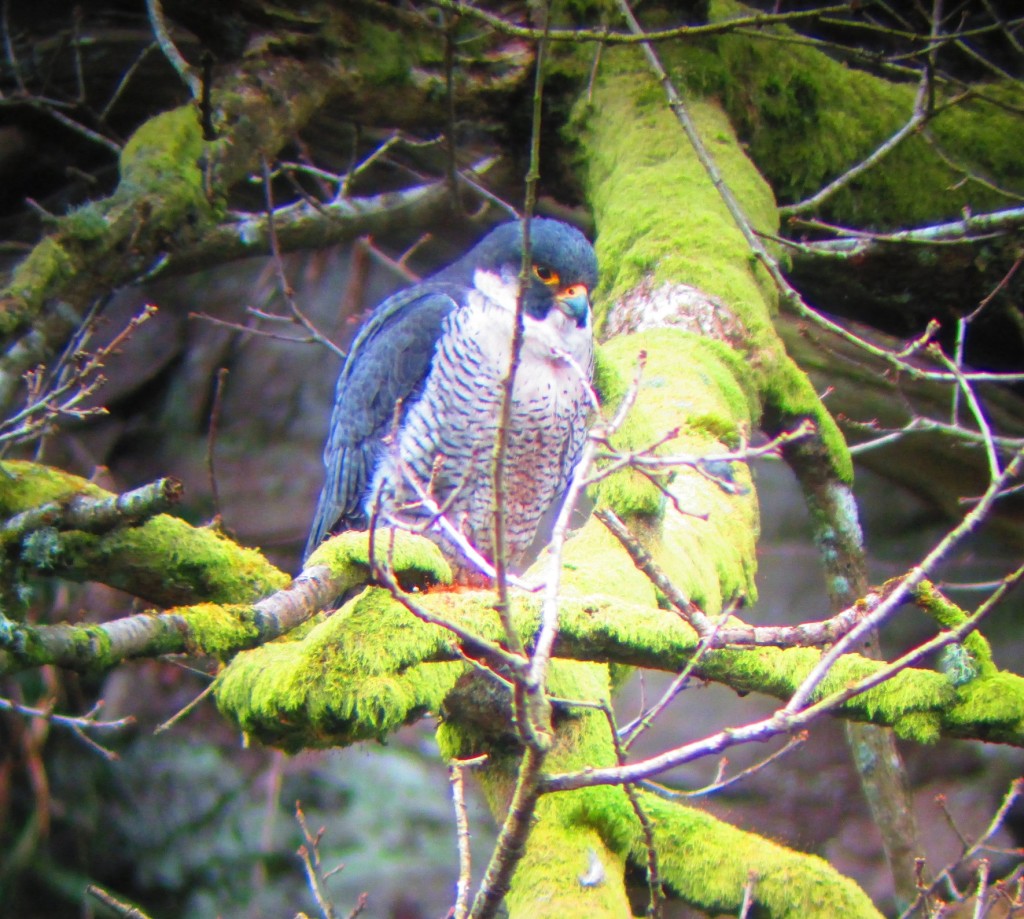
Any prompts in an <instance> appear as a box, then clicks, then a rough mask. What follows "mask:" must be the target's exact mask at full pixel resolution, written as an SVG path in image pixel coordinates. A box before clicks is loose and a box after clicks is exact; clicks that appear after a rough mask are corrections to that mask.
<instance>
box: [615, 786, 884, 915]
mask: <svg viewBox="0 0 1024 919" xmlns="http://www.w3.org/2000/svg"><path fill="white" fill-rule="evenodd" d="M639 794H640V802H641V807H642V808H643V809H644V812H645V813H646V814H647V815H648V817H649V818H650V820H651V822H652V824H653V826H654V838H655V845H656V847H657V850H658V865H659V869H660V871H661V873H662V877H663V879H664V880H665V883H666V884H667V885H668V887H669V888H670V889H671V890H672V891H673V892H674V893H675V894H676V895H677V896H679V897H680V898H681V899H683V900H684V901H686V902H687V903H690V904H692V905H693V906H696V907H698V908H699V909H701V910H702V911H703V912H706V913H709V914H710V915H719V914H722V913H725V914H729V915H735V914H736V913H737V912H738V911H739V909H740V907H741V905H742V903H743V895H744V891H745V889H746V887H747V884H748V879H749V877H750V876H751V875H754V876H755V877H756V879H757V882H756V884H755V886H754V904H755V909H756V912H757V915H758V916H765V917H771V919H803V917H805V916H843V917H850V919H853V917H872V919H880V917H881V914H880V913H879V912H878V910H876V909H875V907H874V905H873V904H872V903H871V900H870V899H869V898H868V896H867V894H865V893H864V891H863V890H861V889H860V888H859V887H858V886H857V885H856V884H855V883H854V882H853V881H851V880H850V879H849V878H847V877H844V876H843V875H841V874H840V873H839V872H838V871H836V870H835V869H834V868H833V867H832V866H831V865H829V864H828V862H826V861H825V860H824V859H821V858H818V857H817V856H814V855H805V854H803V853H801V852H795V851H793V850H792V849H788V848H786V847H785V846H782V845H779V844H778V843H774V842H771V841H769V840H767V839H765V838H764V837H762V836H757V835H755V834H753V833H746V832H744V831H743V830H739V829H736V828H735V827H732V826H729V825H728V824H726V823H723V822H721V821H719V820H717V819H716V818H714V817H712V816H711V815H710V814H706V813H703V812H701V811H697V810H693V809H691V808H688V807H683V806H681V805H679V804H675V803H674V802H670V801H665V800H662V799H660V798H657V797H655V796H653V795H650V794H647V793H644V792H640V793H639ZM630 860H631V861H632V862H633V863H634V864H635V865H636V866H638V867H640V866H643V865H645V864H646V847H645V845H644V842H643V838H642V835H641V834H640V833H639V832H637V833H636V834H635V837H634V842H633V848H632V851H631V853H630Z"/></svg>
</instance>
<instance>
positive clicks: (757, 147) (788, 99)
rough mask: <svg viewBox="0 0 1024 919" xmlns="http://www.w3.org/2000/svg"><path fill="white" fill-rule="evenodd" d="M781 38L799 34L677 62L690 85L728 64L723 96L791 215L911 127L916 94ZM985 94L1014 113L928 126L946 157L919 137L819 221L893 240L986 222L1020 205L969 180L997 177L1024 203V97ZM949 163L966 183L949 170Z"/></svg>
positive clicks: (973, 111)
mask: <svg viewBox="0 0 1024 919" xmlns="http://www.w3.org/2000/svg"><path fill="white" fill-rule="evenodd" d="M713 8H714V16H715V18H725V17H726V16H728V15H730V14H732V13H734V12H735V11H738V10H740V9H742V7H740V6H739V4H736V3H732V2H718V3H715V4H714V5H713ZM771 36H779V37H781V38H786V37H792V36H793V33H792V32H791V31H790V30H788V29H784V28H776V29H768V30H762V31H761V33H760V34H759V35H751V34H744V35H740V34H731V35H723V36H720V37H718V38H716V39H713V40H710V41H706V42H702V43H700V47H699V50H689V49H688V48H687V47H686V46H683V45H679V46H678V49H677V51H676V54H675V55H672V54H670V55H669V60H670V61H671V62H674V63H675V64H676V66H677V67H678V70H676V69H673V73H674V75H679V76H680V78H682V79H686V74H687V73H689V72H690V70H691V68H693V69H695V70H697V71H698V72H705V71H706V70H707V68H708V56H709V53H710V54H713V55H714V56H715V57H716V58H717V59H718V61H719V62H720V63H719V66H722V67H724V68H725V69H726V70H727V72H728V77H727V78H726V79H723V80H721V82H720V83H719V86H718V89H717V90H716V93H717V94H718V95H719V97H720V98H721V99H722V100H723V102H724V104H725V107H726V109H727V110H728V112H729V115H730V117H731V120H732V123H733V124H734V125H735V126H736V130H737V132H738V133H739V135H740V137H741V138H742V139H743V141H744V143H745V144H747V145H748V149H749V151H750V155H751V157H752V158H753V160H754V162H756V163H757V165H758V167H759V168H760V169H761V170H762V171H763V172H764V173H765V175H766V176H767V177H768V179H769V180H770V181H771V183H772V186H773V188H774V189H775V191H776V194H777V195H778V196H779V199H780V200H781V201H784V202H787V203H788V202H793V201H798V200H801V199H803V198H805V197H807V196H809V195H810V194H812V193H814V192H816V191H817V190H818V189H820V188H821V187H823V186H824V185H826V184H827V183H828V182H830V181H832V180H833V179H835V178H836V177H837V176H839V175H842V174H843V173H845V172H846V171H847V170H848V169H849V168H850V167H851V166H853V165H854V164H856V163H858V162H860V161H861V160H863V159H864V158H865V157H866V156H867V155H868V154H870V153H871V152H873V151H874V150H875V149H876V148H877V147H878V146H879V145H880V144H881V143H882V142H884V141H885V140H887V139H888V138H889V137H891V136H892V135H893V134H894V133H895V132H896V131H897V130H898V129H899V128H900V127H902V126H903V125H904V124H905V123H906V122H907V120H908V119H909V118H910V115H911V112H912V111H913V104H914V96H915V93H916V87H915V86H914V85H913V84H912V83H910V82H905V83H892V82H889V81H887V80H885V79H881V78H879V77H876V76H873V75H871V74H869V73H866V72H864V71H861V70H856V69H854V68H852V67H847V66H845V65H844V64H842V63H840V62H839V61H837V60H835V59H834V58H832V57H830V56H828V55H827V54H825V53H823V52H822V51H820V50H818V49H817V48H814V47H808V46H806V45H801V44H798V43H795V42H785V43H780V42H779V41H777V40H772V39H771ZM959 92H960V88H959V87H944V86H942V85H939V86H938V88H937V102H938V103H939V104H940V105H941V103H942V102H943V101H944V100H945V98H947V97H949V96H952V95H953V94H955V93H959ZM984 94H985V95H989V94H994V95H996V96H999V97H1001V101H1004V102H1010V106H1008V107H1007V109H1005V110H1003V109H1001V108H1000V107H999V105H998V104H995V105H993V104H991V103H988V102H986V101H984V100H983V99H980V98H975V99H972V100H970V101H967V102H964V103H960V104H958V105H957V106H956V107H955V108H953V109H949V110H946V111H944V112H942V113H940V114H939V115H938V116H937V117H936V118H935V119H933V120H932V121H931V122H930V123H929V125H928V131H929V133H930V135H931V136H932V138H933V139H934V142H935V146H933V144H931V143H929V142H928V140H926V139H925V138H924V137H923V136H920V135H914V136H911V137H909V138H908V139H906V140H905V141H904V142H903V143H902V144H901V145H900V146H899V147H898V148H897V149H896V150H895V151H894V152H893V153H891V154H890V155H889V156H888V157H887V158H886V159H885V160H883V161H882V163H881V164H880V165H878V166H876V167H875V168H874V169H871V170H869V171H868V172H867V173H864V174H862V175H861V176H859V177H858V178H857V180H856V181H855V182H853V183H851V185H850V186H849V187H848V188H846V189H845V190H843V191H841V192H839V193H838V194H837V195H835V196H834V197H833V198H832V199H831V200H830V201H829V202H828V203H827V204H826V205H824V206H823V207H822V209H821V210H820V212H819V213H820V214H822V215H823V216H824V217H825V218H826V219H829V220H832V221H835V222H838V223H842V224H853V225H856V226H860V227H872V228H890V227H898V226H908V225H919V224H927V223H931V222H934V221H935V220H937V219H941V218H951V217H956V216H959V214H960V213H961V211H962V210H963V209H964V208H967V209H969V210H973V211H975V212H980V211H986V210H995V209H998V208H1000V207H1005V206H1007V205H1008V204H1010V203H1012V201H1013V200H1014V199H1012V198H1010V197H1008V196H1004V195H1001V194H999V193H997V192H994V191H992V190H990V189H988V188H986V187H985V186H983V185H982V184H980V183H978V182H970V181H968V182H963V181H961V180H962V179H963V178H964V175H965V173H969V174H972V175H980V176H987V177H990V178H993V179H995V181H996V182H997V183H1002V184H1005V185H1006V186H1007V187H1008V188H1010V189H1011V190H1012V191H1015V192H1016V193H1017V194H1020V193H1021V192H1024V169H1022V166H1021V161H1020V147H1021V144H1022V143H1024V128H1022V126H1021V124H1020V119H1019V118H1017V117H1016V115H1015V114H1014V109H1015V108H1019V107H1020V105H1021V104H1022V102H1024V93H1022V91H1021V88H1020V86H1019V84H1016V85H1006V86H988V87H985V90H984ZM936 146H937V147H938V150H937V149H936ZM940 151H941V153H944V154H945V155H946V156H947V157H948V158H949V159H950V160H952V161H953V162H955V163H957V164H960V165H961V166H962V167H963V171H961V170H960V169H958V168H953V167H951V166H950V165H949V164H948V163H947V162H944V161H943V159H942V157H941V155H940Z"/></svg>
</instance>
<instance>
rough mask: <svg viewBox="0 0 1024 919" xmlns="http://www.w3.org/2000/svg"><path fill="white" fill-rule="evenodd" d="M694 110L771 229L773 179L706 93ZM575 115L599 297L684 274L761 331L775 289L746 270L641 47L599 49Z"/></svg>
mask: <svg viewBox="0 0 1024 919" xmlns="http://www.w3.org/2000/svg"><path fill="white" fill-rule="evenodd" d="M691 114H692V116H693V118H694V121H695V122H696V124H697V126H698V129H699V130H700V132H701V134H702V136H703V137H705V138H710V141H709V147H710V148H711V152H712V154H713V155H714V157H715V160H716V162H717V164H718V166H719V168H720V169H721V171H722V173H723V174H724V176H725V178H726V181H727V182H728V183H729V185H730V187H731V188H732V190H733V192H734V193H735V194H736V195H737V197H738V198H739V199H740V200H741V201H743V202H744V206H745V207H746V208H747V216H748V218H749V219H750V221H751V223H752V224H753V225H754V226H755V227H756V228H757V229H759V230H761V231H764V232H767V233H774V232H776V231H777V228H778V218H777V216H776V214H775V203H774V199H773V197H772V193H771V189H769V188H768V186H767V185H766V184H765V182H764V181H763V179H762V178H761V177H760V175H758V173H757V171H756V170H755V169H754V168H753V166H752V165H751V163H750V161H749V160H748V159H747V158H746V156H745V155H744V153H743V151H742V149H741V147H740V145H739V143H738V142H737V141H736V140H735V138H734V136H733V134H732V129H731V127H730V125H729V122H728V120H727V119H726V118H725V116H724V114H723V113H722V112H721V111H720V110H719V109H718V108H717V107H716V106H715V105H712V104H709V103H703V102H696V103H694V104H693V105H692V111H691ZM576 124H577V126H578V130H579V131H580V133H582V134H583V135H584V136H585V137H586V138H587V151H588V160H587V178H586V185H587V193H588V199H589V201H590V203H591V206H592V207H593V210H594V214H595V218H596V220H597V224H598V227H599V228H600V233H599V235H598V240H597V252H598V259H599V261H600V263H601V266H602V278H601V288H600V292H601V299H602V300H603V301H604V302H614V301H615V300H616V299H618V298H619V297H621V296H622V294H624V293H626V292H627V291H630V290H632V289H633V288H634V287H636V286H637V284H638V283H639V282H640V281H642V280H650V281H651V282H652V283H653V284H655V285H657V284H659V283H660V282H662V281H665V280H671V281H683V282H685V283H687V284H691V285H693V286H695V287H698V288H700V289H701V290H703V291H705V292H707V293H710V294H713V295H715V296H718V297H719V298H720V299H722V300H723V301H725V302H726V303H728V304H729V306H730V307H731V308H732V309H734V310H735V311H736V313H737V315H739V316H740V318H741V319H742V321H743V322H744V323H745V324H746V325H747V327H748V329H749V331H750V332H751V334H757V333H758V332H759V331H761V332H764V331H766V325H767V321H768V314H767V312H766V309H765V304H766V302H772V301H773V300H774V296H775V295H774V292H773V290H772V289H771V287H770V285H769V284H768V283H767V281H766V279H765V278H763V277H761V276H760V275H759V274H758V273H756V272H754V271H752V270H751V262H750V253H749V249H748V247H747V245H746V242H745V241H744V239H743V237H742V235H741V234H740V232H739V230H738V229H737V228H736V226H735V224H734V222H733V220H732V218H731V217H730V216H729V214H728V211H727V210H726V208H725V205H724V204H723V203H722V201H721V199H720V197H719V196H718V193H717V191H715V189H714V187H713V186H712V185H711V183H710V182H709V180H708V178H707V175H706V173H705V172H704V168H703V166H701V165H700V163H699V162H698V161H697V160H696V158H695V157H694V156H692V153H691V151H690V148H689V143H688V141H687V140H686V137H685V135H684V134H683V132H682V129H681V128H680V126H679V124H678V122H676V120H675V119H674V117H673V116H672V113H671V112H670V111H669V110H668V107H667V105H666V103H665V100H664V96H663V94H662V91H661V88H660V87H659V86H658V85H657V83H655V82H654V81H653V80H652V79H650V76H649V70H648V69H647V67H646V65H645V64H644V62H643V60H642V58H641V57H640V56H639V53H638V52H635V51H633V50H630V49H617V50H615V51H610V52H608V53H606V54H605V56H604V57H603V59H602V69H601V78H600V79H599V80H598V82H597V84H596V85H595V87H594V96H593V102H592V104H591V105H589V106H581V107H580V108H579V109H578V110H577V113H576ZM627 125H628V129H627V128H626V126H627ZM719 138H721V139H719Z"/></svg>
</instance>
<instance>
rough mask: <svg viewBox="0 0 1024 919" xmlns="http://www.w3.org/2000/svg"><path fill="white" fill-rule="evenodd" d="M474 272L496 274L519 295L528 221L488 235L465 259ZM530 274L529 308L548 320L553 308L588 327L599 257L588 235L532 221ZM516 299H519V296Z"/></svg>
mask: <svg viewBox="0 0 1024 919" xmlns="http://www.w3.org/2000/svg"><path fill="white" fill-rule="evenodd" d="M464 261H466V262H468V264H469V265H470V266H472V269H473V271H474V274H475V273H476V272H480V271H483V272H487V273H488V274H490V275H493V276H494V281H495V284H500V285H501V286H503V287H504V289H505V290H507V291H508V292H509V293H510V294H511V296H512V297H516V296H517V295H518V289H519V271H520V268H521V266H522V261H523V228H522V223H521V222H519V221H514V222H512V223H505V224H502V225H501V226H499V227H497V228H495V229H494V230H492V231H491V232H490V233H488V234H487V236H485V237H484V238H483V240H481V241H480V242H479V243H478V244H477V245H476V246H475V247H474V248H473V249H472V250H471V251H470V252H469V254H468V255H467V256H466V257H465V259H464ZM530 263H531V266H532V267H531V271H530V277H529V279H528V281H527V284H526V289H525V290H524V292H523V310H524V311H525V312H526V313H527V314H528V315H530V316H532V317H533V318H534V319H544V318H545V317H546V316H547V315H548V313H549V312H550V311H551V309H552V308H555V309H558V310H561V311H562V312H563V313H564V314H565V315H566V316H568V317H570V318H571V319H573V320H574V321H575V322H576V324H577V325H578V326H580V327H583V326H585V325H586V324H587V322H588V321H589V316H590V294H591V292H592V291H593V289H594V287H595V286H596V285H597V256H596V255H595V254H594V248H593V246H591V245H590V243H589V242H588V241H587V238H586V237H585V236H584V235H583V234H582V233H581V232H580V231H579V230H577V229H576V228H575V227H571V226H569V225H568V224H567V223H562V222H561V221H559V220H547V219H545V218H542V217H535V218H534V219H533V220H531V221H530ZM512 302H513V303H514V302H515V300H514V299H513V300H512Z"/></svg>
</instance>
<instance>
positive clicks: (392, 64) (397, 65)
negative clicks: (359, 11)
mask: <svg viewBox="0 0 1024 919" xmlns="http://www.w3.org/2000/svg"><path fill="white" fill-rule="evenodd" d="M355 66H356V69H357V70H358V71H359V73H361V74H362V75H363V78H364V79H366V80H367V81H368V82H369V83H371V84H373V85H374V86H391V85H396V86H400V85H402V84H403V83H407V82H408V81H409V74H410V71H411V67H412V56H411V55H410V48H409V36H408V35H407V34H405V33H403V32H400V31H399V30H398V29H389V28H388V27H387V26H384V25H381V24H379V23H375V22H372V21H370V20H368V19H364V20H363V21H362V23H361V25H360V31H359V41H358V45H357V48H356V64H355Z"/></svg>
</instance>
